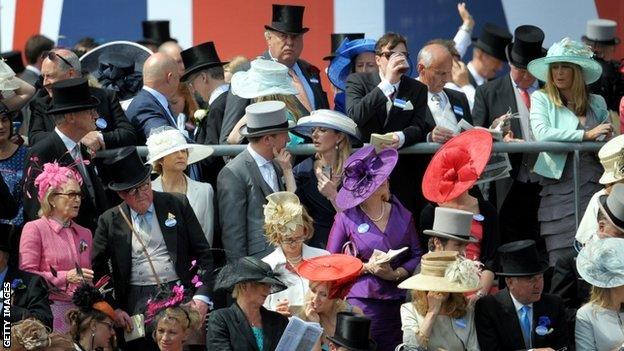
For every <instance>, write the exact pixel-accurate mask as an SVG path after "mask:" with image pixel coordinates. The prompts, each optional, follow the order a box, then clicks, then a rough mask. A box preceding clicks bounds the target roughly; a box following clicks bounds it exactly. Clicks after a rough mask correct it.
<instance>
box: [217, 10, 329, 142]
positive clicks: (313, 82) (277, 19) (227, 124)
mask: <svg viewBox="0 0 624 351" xmlns="http://www.w3.org/2000/svg"><path fill="white" fill-rule="evenodd" d="M304 10H305V7H303V6H293V5H277V4H273V17H272V22H271V25H265V26H264V29H265V30H264V38H265V40H266V42H267V46H268V50H267V51H265V52H264V53H263V54H262V57H263V58H265V59H269V60H276V61H277V62H279V63H281V64H284V65H285V66H286V67H288V68H289V75H290V76H291V77H292V82H293V85H294V86H295V88H296V89H297V92H298V94H297V95H296V96H297V99H298V100H299V103H300V104H301V106H302V107H303V108H305V109H306V110H307V111H309V112H311V111H313V110H318V109H322V108H329V103H328V101H327V94H326V93H325V91H323V87H322V86H321V77H320V71H319V69H318V68H317V67H315V66H313V65H311V64H310V63H308V62H307V61H305V60H302V59H301V58H300V55H301V52H302V51H303V35H304V34H305V33H306V32H307V31H308V30H309V28H305V27H303V12H304ZM250 103H251V100H248V99H243V98H240V97H238V96H236V95H234V94H232V93H231V92H230V93H228V97H227V104H226V106H225V115H224V116H223V125H222V127H221V143H222V144H225V143H226V142H227V137H228V135H230V132H231V131H232V129H233V128H234V126H235V125H236V122H238V120H239V119H240V118H241V117H243V115H244V114H245V107H246V106H247V105H249V104H250Z"/></svg>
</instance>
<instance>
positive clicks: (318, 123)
mask: <svg viewBox="0 0 624 351" xmlns="http://www.w3.org/2000/svg"><path fill="white" fill-rule="evenodd" d="M316 127H322V128H328V129H333V130H336V131H339V132H342V133H345V134H347V135H348V136H349V137H351V139H352V141H354V142H356V143H357V142H360V133H359V132H358V129H357V124H356V123H355V122H354V121H353V120H352V119H351V118H349V117H347V116H346V115H345V114H343V113H340V112H338V111H333V110H326V109H320V110H315V111H312V113H310V115H309V116H305V117H301V118H299V120H298V121H297V126H296V127H295V129H294V132H295V133H298V134H302V135H304V136H307V137H311V136H312V130H313V129H314V128H316Z"/></svg>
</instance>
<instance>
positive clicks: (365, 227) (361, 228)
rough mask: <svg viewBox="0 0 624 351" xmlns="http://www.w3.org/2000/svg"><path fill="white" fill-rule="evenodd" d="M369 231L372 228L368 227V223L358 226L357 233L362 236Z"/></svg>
mask: <svg viewBox="0 0 624 351" xmlns="http://www.w3.org/2000/svg"><path fill="white" fill-rule="evenodd" d="M369 229H370V226H369V225H368V223H362V224H360V225H358V228H357V231H358V233H360V234H364V233H366V232H368V230H369Z"/></svg>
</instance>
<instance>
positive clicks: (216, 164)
mask: <svg viewBox="0 0 624 351" xmlns="http://www.w3.org/2000/svg"><path fill="white" fill-rule="evenodd" d="M227 94H228V93H227V92H224V93H222V94H221V95H219V97H217V98H216V99H215V100H214V101H213V102H212V104H210V107H209V108H208V114H207V115H206V117H204V119H203V120H201V122H200V123H199V125H198V126H197V132H196V133H195V142H196V143H197V144H204V145H219V133H220V132H221V124H222V122H223V114H224V112H225V102H226V100H227ZM198 165H199V167H200V169H201V175H202V181H203V182H207V183H210V184H212V186H213V187H216V184H217V175H218V174H219V172H220V171H221V168H223V166H225V163H224V162H223V157H221V156H210V157H208V158H205V159H203V160H202V161H200V162H199V163H198Z"/></svg>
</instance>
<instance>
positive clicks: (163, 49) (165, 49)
mask: <svg viewBox="0 0 624 351" xmlns="http://www.w3.org/2000/svg"><path fill="white" fill-rule="evenodd" d="M158 52H160V53H163V54H165V55H167V56H169V57H171V58H172V59H173V60H174V61H175V62H176V64H177V65H178V72H179V74H180V75H182V74H183V73H184V62H182V56H181V55H180V53H181V52H182V47H181V46H180V45H178V43H176V42H175V41H167V42H165V43H163V44H162V45H161V46H160V47H159V48H158Z"/></svg>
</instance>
